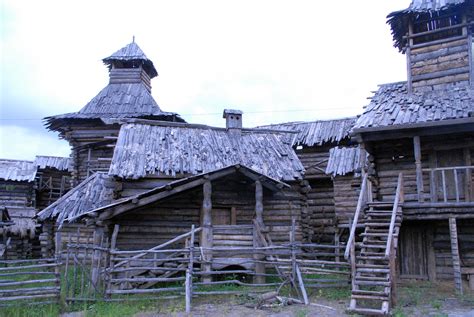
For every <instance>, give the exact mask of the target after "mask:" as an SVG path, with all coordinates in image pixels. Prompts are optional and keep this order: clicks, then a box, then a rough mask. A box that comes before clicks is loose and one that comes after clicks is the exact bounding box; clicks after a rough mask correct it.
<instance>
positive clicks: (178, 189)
mask: <svg viewBox="0 0 474 317" xmlns="http://www.w3.org/2000/svg"><path fill="white" fill-rule="evenodd" d="M234 173H240V174H242V175H244V176H245V177H247V178H250V179H252V180H254V181H257V180H258V181H260V182H262V185H263V186H265V187H267V188H268V189H270V190H272V191H279V190H281V189H282V188H284V187H290V186H289V185H287V184H285V183H283V182H280V181H278V180H276V179H273V178H270V177H268V176H265V175H263V174H262V173H259V172H257V171H255V170H252V169H251V168H248V167H246V166H241V165H238V164H237V165H232V166H227V167H224V168H221V169H218V170H214V171H212V172H209V173H201V174H198V175H193V176H190V177H186V178H182V179H178V180H176V181H172V182H170V183H168V184H166V185H163V186H160V187H157V188H154V189H152V190H149V191H146V192H143V193H140V194H138V195H135V196H131V197H127V198H126V199H122V200H120V201H116V202H113V203H111V204H109V205H107V206H103V207H100V208H97V209H95V210H93V212H94V213H97V214H98V216H99V219H109V218H111V217H113V216H116V215H118V214H119V213H123V212H125V211H128V210H132V209H136V208H139V207H143V206H145V205H148V204H151V203H154V202H157V201H160V200H162V199H165V198H168V197H171V196H174V195H177V194H179V193H182V192H184V191H186V190H189V189H193V188H196V187H198V186H201V185H202V184H204V183H205V182H206V181H214V180H217V179H221V178H223V177H225V176H228V175H231V174H234ZM104 211H108V213H107V214H105V213H104ZM91 212H92V211H91Z"/></svg>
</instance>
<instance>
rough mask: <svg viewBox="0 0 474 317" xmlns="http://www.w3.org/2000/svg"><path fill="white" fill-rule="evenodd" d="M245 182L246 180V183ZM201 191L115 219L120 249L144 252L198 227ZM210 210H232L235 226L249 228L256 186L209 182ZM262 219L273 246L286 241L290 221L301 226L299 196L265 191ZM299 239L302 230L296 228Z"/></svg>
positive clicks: (237, 182) (194, 190)
mask: <svg viewBox="0 0 474 317" xmlns="http://www.w3.org/2000/svg"><path fill="white" fill-rule="evenodd" d="M247 181H248V180H247ZM201 204H202V188H201V187H199V188H196V189H193V190H190V191H187V192H185V193H182V194H178V195H176V196H174V197H172V198H169V199H166V200H163V201H161V202H158V203H155V204H152V205H150V206H147V207H145V208H141V209H139V210H134V211H131V212H128V213H126V214H124V215H121V216H118V217H116V218H114V220H113V221H114V222H116V223H118V224H119V225H120V232H119V235H118V238H117V247H118V248H120V249H130V250H134V249H135V250H136V249H146V248H151V247H153V246H156V245H158V244H160V243H163V242H166V241H168V240H170V239H172V238H174V237H176V236H178V235H180V234H182V233H185V232H188V231H189V230H190V228H191V225H192V224H194V225H197V226H199V224H200V208H201ZM212 204H213V210H220V211H225V210H227V211H228V212H229V216H230V212H231V208H232V207H235V209H236V212H237V217H236V220H237V222H236V224H237V225H244V224H245V225H250V224H252V220H253V219H254V218H255V211H254V210H255V187H254V186H253V184H252V181H248V182H247V183H243V180H242V179H239V180H238V181H237V180H236V179H228V178H226V179H225V180H223V181H215V182H213V183H212ZM263 207H264V212H263V219H264V222H265V225H266V226H268V227H269V230H270V236H271V238H272V240H273V242H274V243H281V242H287V241H288V240H289V234H288V233H289V231H290V228H291V219H292V217H295V218H296V220H297V223H298V224H299V223H300V212H301V197H300V195H299V194H297V193H295V192H294V191H292V190H288V191H287V192H286V193H285V194H273V193H272V192H270V191H268V190H266V189H265V190H264V199H263ZM297 232H298V238H299V239H301V228H300V226H299V225H298V227H297Z"/></svg>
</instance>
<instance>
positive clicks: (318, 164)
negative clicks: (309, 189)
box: [295, 143, 335, 179]
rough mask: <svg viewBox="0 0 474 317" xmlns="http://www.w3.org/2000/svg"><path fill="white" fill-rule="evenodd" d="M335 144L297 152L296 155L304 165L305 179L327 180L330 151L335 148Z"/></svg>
mask: <svg viewBox="0 0 474 317" xmlns="http://www.w3.org/2000/svg"><path fill="white" fill-rule="evenodd" d="M334 146H335V145H334V144H332V143H331V144H328V145H323V146H313V147H305V148H303V149H301V150H295V152H296V155H297V156H298V158H299V159H300V161H301V163H302V164H303V166H304V168H305V170H306V172H305V175H304V178H305V179H314V178H327V177H328V175H326V173H325V171H326V167H327V165H328V160H329V149H330V148H331V147H334Z"/></svg>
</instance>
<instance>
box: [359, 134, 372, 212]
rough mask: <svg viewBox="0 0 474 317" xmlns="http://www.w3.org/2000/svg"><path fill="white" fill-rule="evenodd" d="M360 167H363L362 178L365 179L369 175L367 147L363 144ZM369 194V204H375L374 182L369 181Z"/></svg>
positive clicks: (361, 146) (367, 194) (367, 195)
mask: <svg viewBox="0 0 474 317" xmlns="http://www.w3.org/2000/svg"><path fill="white" fill-rule="evenodd" d="M359 162H360V166H361V171H360V172H361V178H362V179H364V177H365V176H366V175H367V169H366V165H367V150H366V149H365V145H364V144H363V143H362V144H361V145H360V158H359ZM366 186H367V192H366V197H367V202H369V203H370V202H373V193H372V182H371V181H370V180H369V179H367V184H366Z"/></svg>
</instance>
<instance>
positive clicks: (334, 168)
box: [326, 146, 361, 176]
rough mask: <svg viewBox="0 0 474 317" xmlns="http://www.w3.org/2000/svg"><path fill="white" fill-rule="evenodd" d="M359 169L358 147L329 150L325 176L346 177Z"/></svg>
mask: <svg viewBox="0 0 474 317" xmlns="http://www.w3.org/2000/svg"><path fill="white" fill-rule="evenodd" d="M360 167H361V166H360V147H358V146H357V147H334V148H332V149H330V150H329V161H328V165H327V167H326V174H331V175H332V176H338V175H346V174H349V173H352V172H354V171H356V170H358V169H360Z"/></svg>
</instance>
